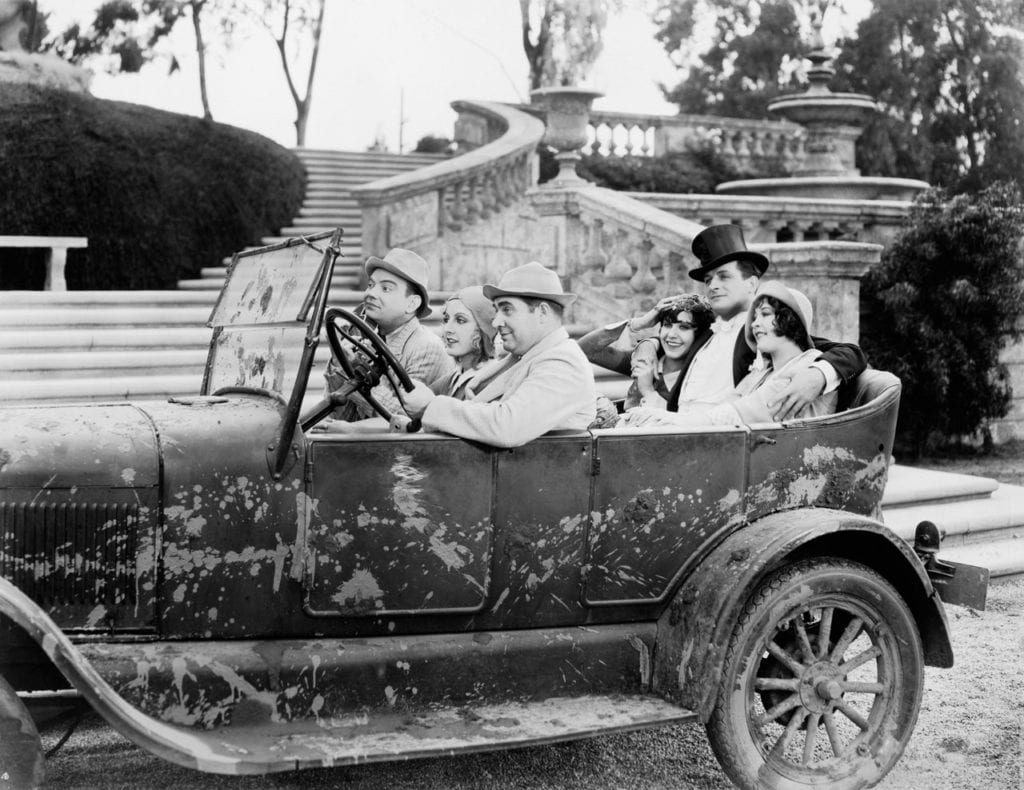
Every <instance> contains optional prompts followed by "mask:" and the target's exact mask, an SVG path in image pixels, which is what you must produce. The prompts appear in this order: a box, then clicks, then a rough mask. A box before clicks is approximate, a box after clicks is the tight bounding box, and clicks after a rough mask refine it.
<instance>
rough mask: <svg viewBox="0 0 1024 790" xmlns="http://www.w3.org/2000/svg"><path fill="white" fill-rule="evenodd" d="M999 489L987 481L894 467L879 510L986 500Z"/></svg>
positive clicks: (972, 477) (900, 465)
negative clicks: (920, 504) (946, 502)
mask: <svg viewBox="0 0 1024 790" xmlns="http://www.w3.org/2000/svg"><path fill="white" fill-rule="evenodd" d="M997 488H999V483H998V482H997V481H996V480H993V479H992V478H990V477H975V476H974V475H962V474H955V473H951V472H940V471H935V470H931V469H917V468H915V467H912V466H903V465H902V464H894V465H893V466H892V467H891V468H890V469H889V484H888V486H886V489H885V496H883V497H882V507H883V508H887V507H898V506H900V505H906V504H919V503H922V502H941V501H955V500H961V499H977V498H979V497H988V496H989V495H990V494H992V492H993V491H995V490H996V489H997Z"/></svg>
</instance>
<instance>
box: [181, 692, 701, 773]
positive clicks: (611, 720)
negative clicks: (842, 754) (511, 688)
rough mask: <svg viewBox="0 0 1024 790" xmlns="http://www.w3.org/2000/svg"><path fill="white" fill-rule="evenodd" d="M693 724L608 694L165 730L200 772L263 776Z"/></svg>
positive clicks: (647, 703) (648, 700)
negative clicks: (178, 736)
mask: <svg viewBox="0 0 1024 790" xmlns="http://www.w3.org/2000/svg"><path fill="white" fill-rule="evenodd" d="M696 719H697V715H696V714H695V713H693V712H691V711H688V710H685V709H683V708H680V707H679V706H677V705H674V704H672V703H670V702H667V701H665V700H663V699H661V698H660V697H654V696H647V695H639V694H638V695H611V694H609V695H586V696H581V697H555V698H551V699H546V700H539V701H530V702H504V703H496V704H487V703H484V704H467V705H459V706H456V705H452V706H446V707H444V708H439V709H434V710H415V711H398V710H390V711H371V712H368V713H365V714H360V715H354V716H350V717H343V718H337V719H330V720H328V719H321V720H315V719H301V720H294V721H291V722H286V723H282V724H276V725H275V724H259V725H253V726H246V725H234V726H231V727H225V728H221V729H215V730H206V731H203V730H198V731H197V730H194V729H187V728H183V727H182V728H178V727H175V726H173V725H167V724H164V725H163V727H164V728H166V730H165V732H166V731H168V730H170V731H173V730H176V729H177V730H180V732H181V734H182V738H183V740H184V741H186V742H187V744H188V746H187V748H185V749H182V750H181V752H179V754H181V753H185V752H187V753H190V754H192V755H193V756H194V758H195V760H196V762H195V765H194V767H195V768H198V769H199V770H202V771H210V772H215V773H230V774H264V773H274V772H278V771H294V770H298V769H304V768H322V767H330V766H341V765H353V764H357V763H372V762H383V761H390V760H408V759H415V758H420V757H437V756H447V755H454V754H466V753H470V752H481V751H491V750H495V749H508V748H514V747H521V746H536V745H540V744H547V743H552V742H555V741H566V740H574V739H579V738H587V737H591V736H595V735H605V734H608V733H614V732H627V731H630V730H638V729H642V728H645V727H652V726H656V725H666V724H678V723H682V722H689V721H695V720H696ZM197 742H201V743H202V747H201V748H196V747H197V746H198V745H199V744H198V743H197ZM183 745H184V744H183ZM175 761H176V762H177V761H178V760H175Z"/></svg>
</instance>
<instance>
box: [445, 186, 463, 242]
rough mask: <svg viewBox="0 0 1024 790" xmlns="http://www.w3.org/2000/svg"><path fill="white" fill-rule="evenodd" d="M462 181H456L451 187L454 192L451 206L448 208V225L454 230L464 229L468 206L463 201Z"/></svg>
mask: <svg viewBox="0 0 1024 790" xmlns="http://www.w3.org/2000/svg"><path fill="white" fill-rule="evenodd" d="M462 187H463V184H462V182H461V181H456V182H455V183H454V184H452V185H451V187H449V189H451V193H452V201H451V208H449V209H448V227H449V228H451V229H452V230H462V224H463V223H462V221H463V219H465V216H466V207H465V204H464V203H463V202H462Z"/></svg>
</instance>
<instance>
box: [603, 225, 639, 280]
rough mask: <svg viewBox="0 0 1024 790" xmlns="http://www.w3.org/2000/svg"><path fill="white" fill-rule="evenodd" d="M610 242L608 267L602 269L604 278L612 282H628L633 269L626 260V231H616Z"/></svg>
mask: <svg viewBox="0 0 1024 790" xmlns="http://www.w3.org/2000/svg"><path fill="white" fill-rule="evenodd" d="M612 238H613V242H612V252H611V255H610V256H609V260H608V265H607V266H605V268H604V274H605V277H607V278H608V279H609V280H612V281H619V282H628V281H629V278H630V277H632V276H633V267H632V266H630V265H629V261H628V260H627V258H626V253H625V249H624V248H625V246H626V231H624V230H621V229H620V230H616V231H615V234H614V236H613V237H612Z"/></svg>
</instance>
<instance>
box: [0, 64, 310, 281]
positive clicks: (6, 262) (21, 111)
mask: <svg viewBox="0 0 1024 790" xmlns="http://www.w3.org/2000/svg"><path fill="white" fill-rule="evenodd" d="M0 107H2V108H3V109H2V112H0V173H2V174H3V192H2V197H0V235H33V236H34V235H45V236H86V237H88V239H89V248H88V249H87V250H72V251H70V252H69V254H68V268H67V281H68V288H69V289H71V290H84V289H96V290H106V289H146V288H173V287H174V286H175V284H176V283H177V281H178V280H180V279H185V278H189V277H195V276H197V275H198V273H199V270H200V269H202V268H203V267H206V266H216V265H219V264H220V262H221V260H222V259H223V258H224V257H225V256H228V255H230V254H231V253H233V252H234V251H236V250H239V249H242V248H243V247H245V246H247V245H252V244H254V243H256V242H258V240H259V239H260V237H261V236H265V235H268V234H271V233H273V232H275V231H277V230H278V229H279V228H281V227H282V226H284V225H286V224H288V223H290V221H291V220H292V218H293V217H294V216H295V215H296V213H297V211H298V208H299V206H300V204H301V202H302V199H303V195H304V192H305V171H304V169H303V167H302V165H301V163H300V162H299V160H298V158H297V157H296V156H295V154H294V153H292V152H291V151H289V150H288V149H286V148H283V147H281V146H279V145H277V144H276V143H274V142H272V141H271V140H268V139H266V138H265V137H262V136H260V135H258V134H256V133H254V132H249V131H246V130H243V129H238V128H236V127H232V126H227V125H225V124H219V123H213V122H208V121H204V120H202V119H199V118H194V117H192V116H186V115H180V114H177V113H170V112H164V111H162V110H156V109H153V108H150V107H144V106H142V105H136V104H128V103H125V102H114V101H106V100H102V99H96V98H94V97H91V96H86V95H81V94H75V93H69V92H66V91H60V90H53V89H49V88H42V87H38V86H28V85H17V84H0ZM41 255H42V254H41V253H39V252H36V251H15V250H0V256H2V257H0V289H8V290H10V289H23V288H29V289H32V288H41V287H42V282H43V269H42V266H41V265H36V264H37V262H39V261H41Z"/></svg>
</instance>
